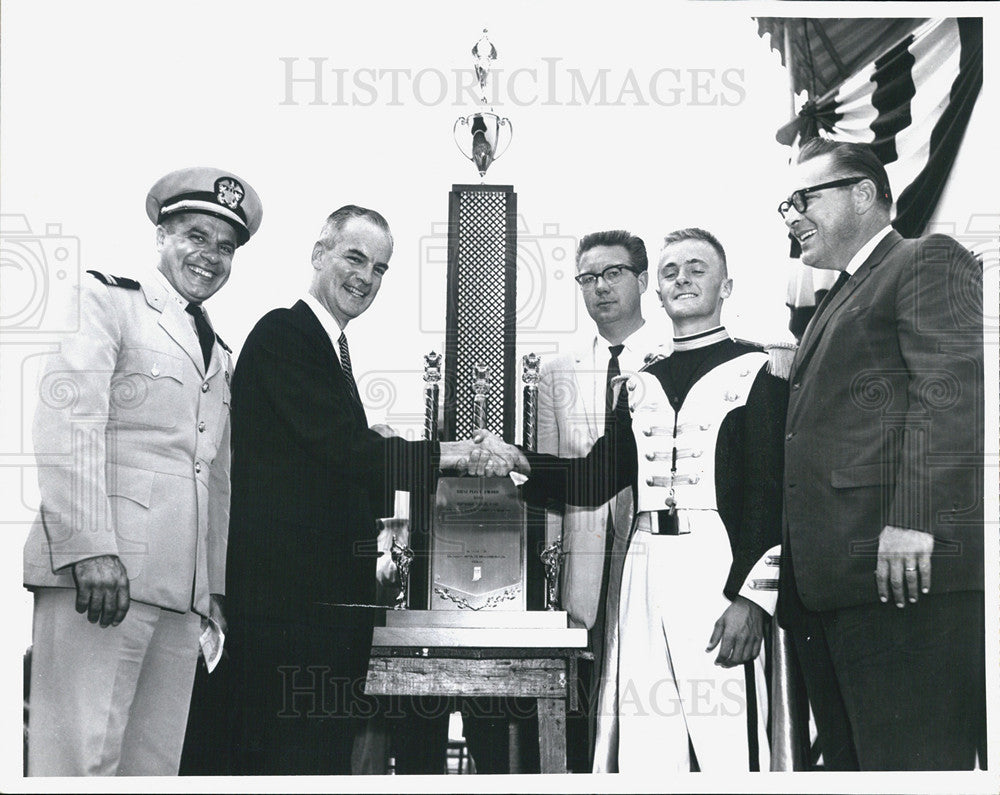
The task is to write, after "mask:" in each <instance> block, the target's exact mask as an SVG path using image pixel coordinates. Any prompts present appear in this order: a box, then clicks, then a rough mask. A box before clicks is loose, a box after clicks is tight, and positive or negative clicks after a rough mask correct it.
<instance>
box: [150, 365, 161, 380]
mask: <svg viewBox="0 0 1000 795" xmlns="http://www.w3.org/2000/svg"><path fill="white" fill-rule="evenodd" d="M149 374H150V375H151V376H153V378H156V376H158V375H159V374H160V368H159V367H158V366H157V365H155V364H154V365H153V369H152V370H150V371H149Z"/></svg>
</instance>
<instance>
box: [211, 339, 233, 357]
mask: <svg viewBox="0 0 1000 795" xmlns="http://www.w3.org/2000/svg"><path fill="white" fill-rule="evenodd" d="M215 339H216V341H217V342H218V343H219V345H221V346H222V347H223V348H225V349H226V353H232V352H233V349H232V348H230V347H229V346H228V345H226V343H225V342H223V341H222V337H220V336H219V335H218V334H216V335H215Z"/></svg>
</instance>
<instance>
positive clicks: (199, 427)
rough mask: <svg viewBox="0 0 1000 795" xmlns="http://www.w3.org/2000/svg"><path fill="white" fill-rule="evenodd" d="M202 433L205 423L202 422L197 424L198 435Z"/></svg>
mask: <svg viewBox="0 0 1000 795" xmlns="http://www.w3.org/2000/svg"><path fill="white" fill-rule="evenodd" d="M204 432H205V423H204V422H199V423H198V433H204Z"/></svg>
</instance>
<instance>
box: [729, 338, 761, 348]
mask: <svg viewBox="0 0 1000 795" xmlns="http://www.w3.org/2000/svg"><path fill="white" fill-rule="evenodd" d="M733 342H735V343H736V344H737V345H746V346H748V347H750V348H756V349H757V350H759V351H762V350H764V348H765V347H767V346H765V345H761V344H760V343H759V342H754V341H753V340H745V339H742V338H741V337H733Z"/></svg>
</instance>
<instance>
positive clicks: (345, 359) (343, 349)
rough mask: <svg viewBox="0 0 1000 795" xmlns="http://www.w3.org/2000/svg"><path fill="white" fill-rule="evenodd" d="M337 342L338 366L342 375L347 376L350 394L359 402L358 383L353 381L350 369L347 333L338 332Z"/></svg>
mask: <svg viewBox="0 0 1000 795" xmlns="http://www.w3.org/2000/svg"><path fill="white" fill-rule="evenodd" d="M337 344H338V345H339V346H340V368H341V369H342V370H343V371H344V377H345V378H347V384H348V386H349V387H350V390H351V396H352V397H353V398H354V399H355V400H356V401H358V403H360V402H361V396H360V395H359V394H358V385H357V383H355V381H354V371H353V370H351V351H350V348H348V347H347V335H346V334H345V333H344V332H340V338H339V339H338V340H337Z"/></svg>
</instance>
